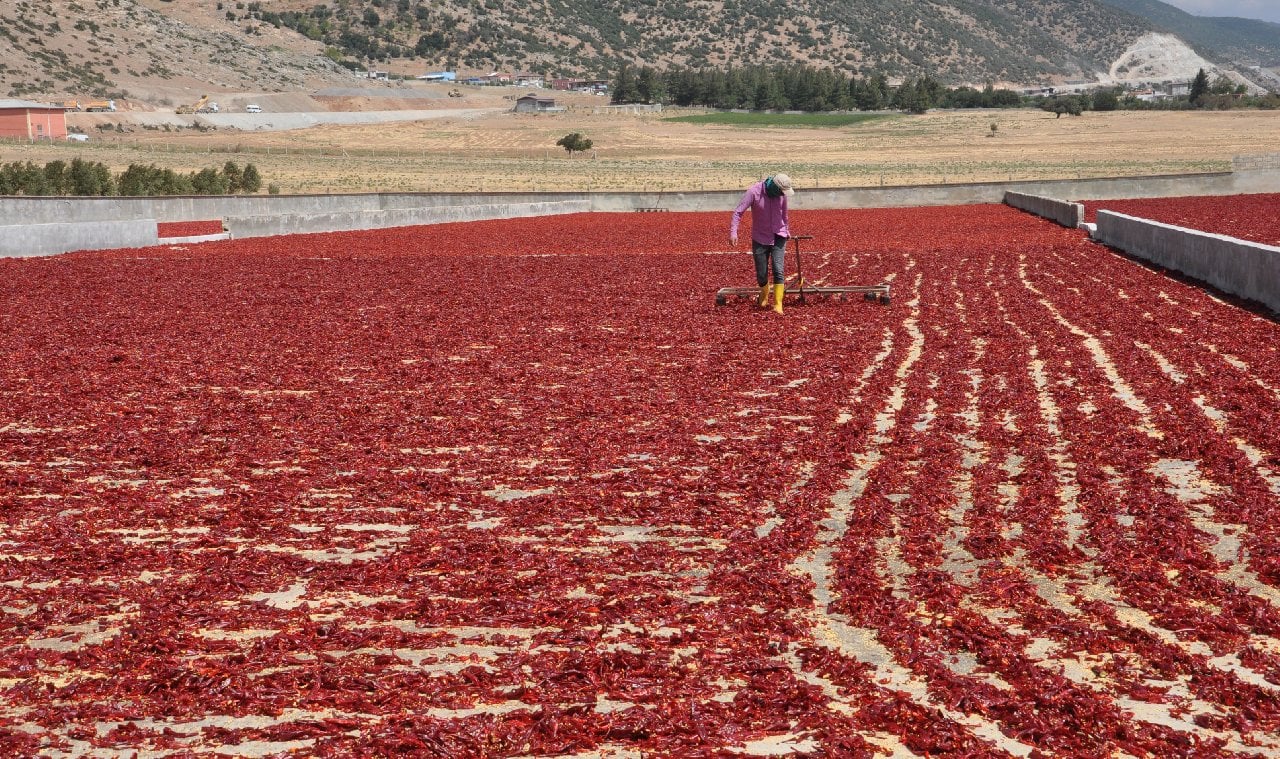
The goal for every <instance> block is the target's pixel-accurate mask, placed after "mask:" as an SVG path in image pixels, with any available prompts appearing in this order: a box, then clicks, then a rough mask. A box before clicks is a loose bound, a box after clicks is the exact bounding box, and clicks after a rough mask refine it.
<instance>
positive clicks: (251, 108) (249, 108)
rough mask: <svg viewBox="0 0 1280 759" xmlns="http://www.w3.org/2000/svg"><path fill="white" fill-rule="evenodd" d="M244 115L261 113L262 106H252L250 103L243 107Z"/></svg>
mask: <svg viewBox="0 0 1280 759" xmlns="http://www.w3.org/2000/svg"><path fill="white" fill-rule="evenodd" d="M244 112H245V113H262V106H259V105H253V104H252V103H251V104H249V105H246V106H245V107H244Z"/></svg>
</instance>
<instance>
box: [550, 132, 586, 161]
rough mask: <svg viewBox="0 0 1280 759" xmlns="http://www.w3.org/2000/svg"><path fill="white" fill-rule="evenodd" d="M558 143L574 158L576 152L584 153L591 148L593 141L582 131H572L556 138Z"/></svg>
mask: <svg viewBox="0 0 1280 759" xmlns="http://www.w3.org/2000/svg"><path fill="white" fill-rule="evenodd" d="M556 144H557V145H559V146H560V147H562V148H564V149H565V150H566V151H567V152H568V153H569V157H570V158H572V157H573V154H574V153H582V152H585V151H588V150H590V149H591V145H592V142H591V140H589V139H587V138H586V137H583V136H582V133H581V132H571V133H570V134H566V135H565V136H564V137H561V138H560V139H559V140H556Z"/></svg>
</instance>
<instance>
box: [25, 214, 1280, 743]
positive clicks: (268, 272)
mask: <svg viewBox="0 0 1280 759" xmlns="http://www.w3.org/2000/svg"><path fill="white" fill-rule="evenodd" d="M793 222H794V223H793V229H794V230H795V231H796V232H797V233H806V234H813V235H815V239H814V240H812V241H811V246H810V247H807V248H806V249H805V262H804V263H805V270H806V274H808V275H809V276H810V280H811V281H813V282H814V283H815V284H823V283H827V284H874V283H878V282H881V281H886V280H888V281H891V283H892V287H893V292H894V299H893V303H892V305H890V306H880V305H878V304H874V303H866V302H863V301H850V302H848V303H823V302H817V303H814V302H811V303H809V304H808V305H805V306H800V305H798V304H797V305H791V304H790V303H788V307H787V310H786V314H785V315H783V316H782V317H779V316H777V315H776V314H774V313H772V312H771V311H764V310H758V309H756V308H754V307H753V306H752V305H750V304H748V303H745V302H744V303H740V304H731V305H729V306H725V307H716V306H714V305H713V293H714V291H715V289H716V288H718V287H720V286H723V285H744V284H745V285H749V284H751V281H750V274H749V269H750V263H749V257H748V256H747V255H746V254H744V253H743V252H740V251H739V252H732V253H730V252H728V251H726V250H725V247H726V246H725V242H724V237H725V233H726V228H727V225H728V213H727V212H726V213H724V214H625V215H624V214H617V215H606V214H596V215H579V216H565V217H553V218H541V219H522V220H508V221H493V222H477V223H470V224H458V225H443V226H437V227H423V228H414V229H399V230H385V231H380V232H368V233H344V234H331V235H314V236H299V237H281V238H265V239H257V240H238V241H224V242H214V243H207V244H201V245H198V246H196V245H191V246H171V247H160V248H152V249H142V250H123V251H110V252H99V253H80V254H72V255H67V256H60V257H55V258H46V259H26V260H6V261H0V319H3V321H4V323H5V325H6V328H5V329H4V330H3V331H0V353H2V354H3V355H4V356H5V360H4V361H3V362H2V363H0V487H2V492H3V496H4V497H3V504H2V505H0V508H2V509H3V514H4V520H3V523H2V525H0V607H2V608H3V617H2V620H3V621H2V622H0V753H2V754H4V755H6V756H8V755H30V754H35V753H42V754H43V755H47V756H64V755H87V754H92V755H97V756H115V755H122V756H123V755H132V753H133V752H134V751H140V752H142V754H143V755H153V756H159V755H165V754H170V753H175V754H181V755H189V754H192V753H203V752H212V751H221V752H223V753H230V754H235V755H242V756H261V755H271V754H276V753H284V752H290V751H296V752H300V753H304V754H337V755H349V754H360V755H370V754H373V755H389V754H392V753H396V752H404V753H411V754H413V753H416V754H419V755H438V756H454V757H467V756H512V755H545V756H560V757H581V758H583V759H585V758H586V757H640V756H695V755H706V754H721V755H723V754H726V753H727V754H733V753H740V754H743V755H785V754H798V755H802V754H812V755H824V756H873V755H885V756H889V755H893V756H939V755H964V756H974V755H979V756H1044V757H1048V756H1117V755H1118V756H1134V757H1142V756H1160V757H1169V756H1208V755H1214V756H1217V755H1241V756H1275V755H1276V754H1277V752H1280V519H1277V506H1278V505H1280V428H1278V427H1277V426H1276V425H1275V424H1271V423H1259V422H1260V420H1268V419H1271V420H1274V419H1277V418H1280V357H1278V356H1277V346H1280V328H1278V327H1277V324H1276V323H1275V322H1273V321H1268V320H1266V319H1264V318H1261V317H1258V316H1256V315H1253V314H1251V313H1249V312H1247V311H1244V310H1241V309H1239V308H1236V307H1234V306H1231V305H1229V304H1226V303H1223V302H1221V301H1219V300H1216V299H1214V298H1213V297H1211V296H1210V295H1208V294H1206V293H1205V292H1204V291H1201V290H1199V289H1196V288H1194V287H1191V286H1188V285H1186V284H1183V283H1180V282H1177V281H1174V280H1172V279H1168V278H1165V277H1162V276H1161V275H1159V274H1157V273H1155V272H1153V271H1150V270H1148V269H1146V268H1143V267H1141V266H1138V265H1136V264H1133V263H1131V262H1129V261H1127V260H1125V259H1123V258H1121V257H1119V256H1116V255H1114V254H1113V253H1111V252H1109V251H1108V250H1106V249H1105V248H1103V247H1101V246H1098V245H1095V244H1093V243H1091V242H1089V241H1088V240H1087V239H1086V238H1085V236H1084V235H1083V234H1081V233H1080V232H1078V231H1076V230H1067V229H1063V228H1060V227H1057V226H1055V225H1053V224H1051V223H1049V222H1045V221H1041V220H1039V219H1036V218H1034V217H1031V216H1028V215H1024V214H1021V213H1019V212H1017V211H1014V210H1012V209H1009V208H1007V207H1003V206H978V207H964V208H920V209H900V210H860V211H824V212H818V211H811V212H796V213H795V214H794V219H793Z"/></svg>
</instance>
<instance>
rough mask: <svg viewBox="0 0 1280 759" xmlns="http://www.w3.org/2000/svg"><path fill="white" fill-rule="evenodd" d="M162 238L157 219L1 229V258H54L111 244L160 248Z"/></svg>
mask: <svg viewBox="0 0 1280 759" xmlns="http://www.w3.org/2000/svg"><path fill="white" fill-rule="evenodd" d="M159 239H160V238H159V236H158V235H157V234H156V220H155V219H131V220H127V221H91V222H85V221H81V222H62V223H58V224H18V225H9V226H0V257H5V258H15V257H16V258H24V257H27V256H51V255H53V254H55V253H67V252H70V251H73V250H99V249H101V248H104V247H107V246H108V245H109V246H110V247H112V248H143V247H147V246H151V245H156V244H157V242H158V241H159ZM103 243H106V244H107V245H104V244H103Z"/></svg>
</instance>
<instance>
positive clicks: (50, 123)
mask: <svg viewBox="0 0 1280 759" xmlns="http://www.w3.org/2000/svg"><path fill="white" fill-rule="evenodd" d="M66 110H67V109H66V108H63V107H62V106H60V105H49V104H48V103H33V102H31V101H29V100H0V138H5V137H7V138H14V137H16V138H18V139H20V140H32V141H35V140H65V139H67V115H66Z"/></svg>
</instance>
